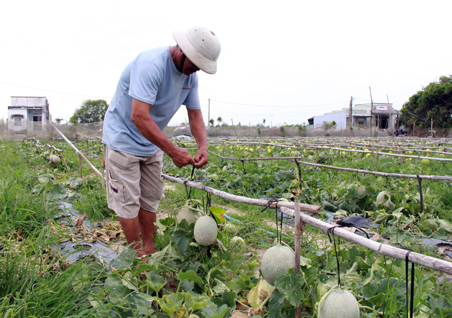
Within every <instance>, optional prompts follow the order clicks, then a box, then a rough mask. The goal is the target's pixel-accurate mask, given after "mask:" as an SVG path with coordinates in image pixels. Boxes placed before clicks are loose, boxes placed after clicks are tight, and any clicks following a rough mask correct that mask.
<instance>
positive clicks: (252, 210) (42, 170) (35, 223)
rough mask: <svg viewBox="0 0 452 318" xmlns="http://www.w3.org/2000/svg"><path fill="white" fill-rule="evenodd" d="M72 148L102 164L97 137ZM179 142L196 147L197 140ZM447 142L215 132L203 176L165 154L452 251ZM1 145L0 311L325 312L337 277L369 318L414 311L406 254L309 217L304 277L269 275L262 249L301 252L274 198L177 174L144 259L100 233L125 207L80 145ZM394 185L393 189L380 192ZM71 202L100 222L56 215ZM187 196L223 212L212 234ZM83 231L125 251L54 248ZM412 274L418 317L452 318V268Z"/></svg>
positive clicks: (253, 188) (169, 167) (434, 249)
mask: <svg viewBox="0 0 452 318" xmlns="http://www.w3.org/2000/svg"><path fill="white" fill-rule="evenodd" d="M74 145H75V146H76V147H77V148H78V149H79V150H80V151H81V152H82V153H83V155H84V156H85V157H86V158H88V159H89V160H90V161H91V163H92V164H93V165H94V166H95V167H96V168H97V169H98V170H99V171H101V170H102V161H101V158H102V145H101V144H100V143H99V141H96V140H91V141H86V140H85V141H79V142H76V143H74ZM179 146H180V147H184V148H187V149H189V150H190V149H193V150H190V151H191V152H192V153H193V154H194V153H195V151H196V150H195V148H196V145H195V144H191V143H189V142H187V141H185V142H181V143H180V144H179ZM449 146H450V144H449V141H448V140H415V139H400V138H391V139H388V140H385V139H320V138H312V139H310V138H301V139H254V140H252V139H241V140H237V139H212V140H209V150H210V152H211V154H210V156H209V160H210V161H209V164H208V165H207V166H206V167H204V168H203V169H196V170H194V172H193V173H192V169H191V167H185V168H182V169H179V168H176V167H175V166H174V165H173V163H172V162H171V161H170V160H169V158H167V157H165V159H164V173H165V174H168V175H173V176H178V177H181V178H186V179H188V180H193V181H200V182H202V183H203V184H204V185H206V186H209V187H212V188H215V189H218V190H222V191H225V192H227V193H230V194H235V195H241V196H245V197H249V198H254V199H267V200H270V199H274V200H280V201H292V200H295V199H299V200H300V202H301V203H307V204H312V205H320V206H321V207H322V209H321V210H320V212H319V214H318V216H316V217H317V218H320V219H322V220H324V221H326V220H327V219H329V217H328V216H327V214H326V211H328V213H329V215H330V216H331V215H332V216H333V218H330V221H337V220H338V219H341V218H344V217H349V216H353V215H357V216H362V217H364V218H366V219H368V220H369V221H370V222H372V224H378V225H379V226H378V227H374V228H367V230H368V231H373V232H374V234H375V235H374V239H375V240H380V241H381V242H383V241H384V242H386V243H387V244H391V245H393V246H400V247H404V248H409V249H411V250H413V251H414V252H417V253H423V254H426V255H429V256H433V257H437V258H441V259H445V260H450V258H449V257H448V256H447V246H448V244H449V243H448V242H452V225H451V223H450V221H449V220H450V219H451V211H450V210H451V209H450V207H451V203H452V202H451V198H452V196H451V191H452V189H451V181H452V179H451V180H450V181H449V180H447V178H445V177H446V176H449V175H452V173H451V172H452V162H450V161H449V160H450V159H452V153H451V151H450V147H449ZM0 148H1V150H2V153H3V154H4V155H3V156H2V158H0V172H1V174H0V175H1V178H0V186H1V187H2V189H1V192H2V194H3V195H2V197H1V199H0V202H1V204H2V206H1V208H2V212H0V222H1V224H2V226H1V227H0V315H1V316H4V317H30V316H36V317H75V316H90V317H106V316H116V317H128V316H130V317H137V316H142V317H189V316H190V315H196V316H197V317H230V316H232V315H238V313H242V314H245V315H247V316H249V317H251V316H256V317H259V316H260V317H294V315H295V311H296V308H300V309H301V310H300V311H301V316H302V317H316V316H317V311H318V309H319V301H320V300H321V298H322V297H323V296H324V295H325V294H327V292H328V291H330V289H332V288H334V287H335V286H336V285H337V284H338V276H339V277H340V284H341V286H342V288H343V289H347V290H348V291H349V292H351V293H352V294H353V295H354V297H355V298H356V299H357V301H358V304H359V306H360V315H361V317H402V316H403V315H404V313H405V312H406V299H407V297H408V295H409V290H407V289H406V279H407V277H406V274H405V262H404V261H402V260H398V259H391V258H384V257H383V256H382V255H380V254H377V253H375V252H373V251H371V250H367V249H366V248H364V247H360V246H358V245H354V244H352V243H349V242H347V241H345V240H341V241H340V243H339V245H336V248H334V245H333V243H331V242H330V241H329V239H328V235H327V234H326V233H323V232H322V231H321V230H319V229H316V228H315V227H312V226H309V225H308V226H306V227H305V228H304V231H303V233H302V239H301V274H300V275H296V274H295V273H294V270H293V269H290V270H289V271H288V272H287V271H282V272H280V273H279V276H278V277H277V278H276V280H275V281H274V283H273V286H272V285H269V284H268V283H267V282H265V280H263V275H262V274H261V273H260V272H257V271H256V269H258V268H259V266H260V260H261V258H262V254H263V253H262V252H260V253H259V252H258V251H264V250H267V249H269V248H270V247H272V246H274V245H276V243H280V242H281V243H282V244H283V245H286V246H288V247H289V248H290V249H293V248H294V237H293V232H292V231H293V227H292V225H293V223H291V220H285V222H282V229H281V223H280V217H279V218H278V215H279V216H280V215H281V214H280V213H278V212H279V211H275V209H265V210H263V207H257V206H252V205H246V204H239V203H236V202H232V201H229V200H226V199H221V198H218V197H215V196H211V195H209V194H207V193H206V192H203V191H201V190H197V189H192V190H191V191H190V190H189V189H186V188H185V187H184V186H182V185H179V184H170V183H167V187H166V190H165V199H163V200H162V202H161V205H160V210H161V211H159V213H160V217H159V220H158V222H157V227H158V233H157V235H156V245H157V250H158V252H157V253H156V254H154V255H152V256H151V257H150V258H149V259H148V261H147V263H143V262H140V260H139V259H137V258H136V255H135V253H134V252H133V251H132V250H130V249H129V248H127V247H126V246H124V245H123V242H124V238H123V237H119V238H117V237H114V238H112V239H111V242H110V241H107V242H106V238H105V237H104V238H103V239H102V234H99V236H97V234H95V233H97V232H94V230H96V229H97V231H98V232H99V231H101V230H102V229H104V230H105V231H104V233H106V231H107V230H119V229H118V228H114V224H116V223H115V221H116V219H115V215H114V214H113V213H112V212H111V211H109V210H108V208H107V207H106V198H105V190H103V189H102V181H101V177H100V176H98V175H97V174H96V173H94V172H93V170H92V169H91V168H90V167H89V165H87V164H85V163H83V162H81V161H80V160H79V157H78V155H77V154H76V153H75V152H74V150H73V149H72V148H71V147H70V146H69V145H68V144H66V143H64V142H53V143H47V145H46V143H43V142H36V141H35V140H24V141H21V142H15V143H14V142H3V143H0ZM45 152H48V153H45ZM51 156H52V157H51ZM55 156H57V157H58V158H59V160H57V159H55ZM337 168H343V169H344V170H338V169H337ZM371 173H376V174H371ZM413 176H414V177H413ZM436 177H437V178H436ZM382 191H385V192H386V194H385V195H382V196H381V200H377V196H378V194H379V193H381V192H382ZM62 202H67V203H71V204H72V206H73V207H74V208H75V209H76V210H77V211H79V212H80V213H81V214H86V215H87V217H88V219H89V220H90V226H92V229H91V231H88V230H87V229H83V226H80V230H79V231H77V230H76V229H75V228H76V221H77V220H72V219H71V220H66V221H63V220H61V219H59V218H57V216H58V215H60V214H61V208H60V206H61V204H62ZM183 206H187V207H190V208H191V210H192V211H194V212H195V214H196V213H201V214H207V215H210V216H211V217H214V218H215V220H216V222H217V224H218V229H219V231H218V234H217V239H216V240H215V241H214V243H213V244H212V245H208V246H201V245H199V244H197V243H196V240H195V238H194V233H193V232H194V228H195V223H191V224H189V223H188V222H187V221H185V220H183V221H182V222H180V223H179V224H178V223H177V222H176V214H177V212H178V211H179V210H180V209H181V208H182V207H183ZM233 209H234V210H236V211H240V212H239V213H234V212H232V211H234V210H233ZM330 212H331V213H333V214H331V213H330ZM73 221H75V223H72V222H73ZM81 230H84V232H83V231H82V232H80V231H81ZM81 233H82V234H83V235H82V234H81ZM120 235H121V234H120ZM277 235H278V236H277ZM94 237H96V238H94ZM118 239H119V241H118ZM426 239H428V240H426ZM77 240H85V241H86V240H99V242H102V243H104V246H106V247H108V248H111V247H112V248H114V250H115V251H117V252H118V255H119V256H118V257H116V258H114V259H113V260H108V261H107V262H99V260H98V258H96V256H93V257H91V256H88V257H85V258H82V259H79V260H74V259H73V258H72V262H70V263H69V262H68V261H67V254H65V253H63V252H58V250H55V249H54V248H53V249H52V247H54V246H56V245H59V244H60V243H61V242H72V243H74V241H77ZM335 240H336V244H338V239H337V238H335ZM118 242H120V243H118ZM422 242H424V244H422ZM425 242H429V243H431V244H425ZM432 242H433V243H432ZM89 243H93V242H89ZM437 243H441V244H437ZM118 244H119V246H120V248H119V249H118ZM437 245H438V246H437ZM450 245H452V243H451V244H450ZM445 246H446V247H445ZM451 250H452V247H451ZM439 251H441V253H440V252H439ZM337 257H338V259H337ZM337 260H339V264H340V267H339V268H340V275H338V262H337ZM410 268H411V265H410ZM142 273H144V275H143V274H142ZM408 279H409V280H411V277H409V278H408ZM414 285H415V289H414V297H413V299H412V301H413V308H414V316H415V317H451V316H452V308H451V305H450V304H451V303H452V294H451V291H452V288H451V287H452V286H451V284H450V280H449V279H448V278H447V275H445V274H442V273H440V272H436V271H433V270H430V269H428V268H425V267H421V266H416V267H415V271H414ZM409 288H410V286H409ZM410 302H411V300H410ZM196 316H191V317H192V318H193V317H196Z"/></svg>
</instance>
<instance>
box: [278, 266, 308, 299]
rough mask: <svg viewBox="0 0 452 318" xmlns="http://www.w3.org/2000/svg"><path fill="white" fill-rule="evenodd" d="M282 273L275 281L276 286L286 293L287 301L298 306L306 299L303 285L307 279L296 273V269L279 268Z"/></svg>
mask: <svg viewBox="0 0 452 318" xmlns="http://www.w3.org/2000/svg"><path fill="white" fill-rule="evenodd" d="M278 273H279V274H280V275H279V276H278V278H276V281H275V287H276V288H278V289H280V290H282V291H283V292H284V293H285V294H286V299H287V301H288V302H289V303H290V304H291V305H292V306H294V307H298V305H299V304H300V303H301V301H302V300H303V299H304V295H303V285H304V282H305V279H304V278H303V276H301V275H296V274H295V273H294V269H293V268H291V269H289V271H288V272H285V271H284V270H281V269H280V270H278Z"/></svg>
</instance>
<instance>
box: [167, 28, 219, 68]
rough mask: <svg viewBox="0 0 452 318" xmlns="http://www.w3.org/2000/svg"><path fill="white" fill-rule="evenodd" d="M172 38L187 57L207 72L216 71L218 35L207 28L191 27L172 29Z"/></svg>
mask: <svg viewBox="0 0 452 318" xmlns="http://www.w3.org/2000/svg"><path fill="white" fill-rule="evenodd" d="M173 38H174V40H176V43H177V45H178V46H179V48H180V49H181V50H182V52H184V54H185V55H186V56H187V58H188V59H189V60H190V61H191V62H192V63H193V64H195V65H196V66H197V67H198V68H199V69H201V70H203V71H204V72H206V73H208V74H215V73H216V72H217V60H218V57H219V56H220V52H221V45H220V40H218V37H217V36H216V35H215V33H213V32H212V31H210V30H209V29H207V28H204V27H193V28H190V29H188V30H187V31H174V32H173Z"/></svg>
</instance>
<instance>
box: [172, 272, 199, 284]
mask: <svg viewBox="0 0 452 318" xmlns="http://www.w3.org/2000/svg"><path fill="white" fill-rule="evenodd" d="M176 276H177V277H178V278H179V280H180V281H183V280H185V279H186V280H188V281H191V282H195V283H200V284H202V283H203V280H202V279H201V277H199V276H198V275H196V273H195V271H194V270H188V271H186V272H182V271H180V272H179V273H177V274H176Z"/></svg>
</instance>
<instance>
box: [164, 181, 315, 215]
mask: <svg viewBox="0 0 452 318" xmlns="http://www.w3.org/2000/svg"><path fill="white" fill-rule="evenodd" d="M162 177H163V178H164V179H166V180H168V181H171V182H174V183H178V184H182V185H185V186H187V187H191V188H195V189H199V190H202V191H206V192H208V193H212V194H213V195H216V196H217V197H220V198H223V199H227V200H231V201H235V202H240V203H246V204H251V205H258V206H265V207H266V206H269V207H270V208H275V207H278V208H280V207H287V208H291V209H293V208H294V203H293V202H284V201H279V202H272V201H271V200H262V199H252V198H247V197H242V196H239V195H235V194H230V193H227V192H224V191H220V190H217V189H214V188H211V187H208V186H205V185H203V184H201V183H198V182H193V181H188V180H182V179H179V178H175V177H171V176H168V175H166V174H162ZM270 203H271V204H270ZM269 204H270V205H269ZM299 205H300V210H301V211H304V212H308V213H318V212H319V210H320V208H321V207H320V206H318V205H311V204H305V203H299Z"/></svg>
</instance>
